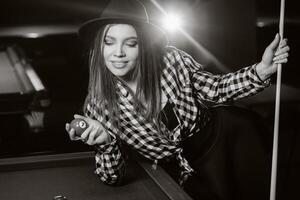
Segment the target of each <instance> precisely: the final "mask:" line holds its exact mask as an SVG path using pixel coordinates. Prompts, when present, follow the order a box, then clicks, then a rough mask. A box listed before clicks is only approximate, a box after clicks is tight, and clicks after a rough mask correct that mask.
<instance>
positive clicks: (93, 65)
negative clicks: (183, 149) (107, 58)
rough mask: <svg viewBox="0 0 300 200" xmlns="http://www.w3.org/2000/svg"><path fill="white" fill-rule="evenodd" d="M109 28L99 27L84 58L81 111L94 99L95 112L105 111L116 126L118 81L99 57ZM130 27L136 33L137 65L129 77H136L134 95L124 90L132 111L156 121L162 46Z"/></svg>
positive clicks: (140, 30)
mask: <svg viewBox="0 0 300 200" xmlns="http://www.w3.org/2000/svg"><path fill="white" fill-rule="evenodd" d="M113 25H114V24H108V25H106V26H103V27H101V28H100V29H99V31H98V32H97V34H96V36H95V38H94V42H93V44H92V45H91V48H90V51H89V57H88V59H89V62H88V65H89V87H88V95H87V98H86V101H85V106H84V109H86V106H87V103H88V102H90V100H91V99H96V100H97V102H99V103H98V105H97V107H98V108H97V110H98V112H102V111H103V110H104V109H108V111H109V118H110V120H112V122H113V124H114V125H115V126H118V122H119V118H118V116H119V112H120V110H119V106H118V99H119V97H118V93H117V92H116V81H117V80H118V78H117V77H115V76H114V75H113V74H112V73H111V72H110V70H109V69H108V68H107V67H106V65H105V62H104V56H103V48H104V39H105V36H106V33H107V31H108V30H109V28H110V27H111V26H113ZM133 27H134V28H135V30H136V32H137V36H138V45H139V56H138V62H137V63H138V64H137V66H136V67H135V69H134V71H133V78H137V91H136V94H133V92H132V91H131V89H129V87H127V89H128V90H129V92H131V93H132V94H133V97H134V101H135V102H134V103H135V104H134V106H135V108H136V110H137V111H139V112H140V113H141V114H142V115H144V116H145V117H146V119H147V120H152V121H154V122H157V120H158V116H159V112H160V110H161V71H162V57H163V56H162V46H161V44H160V43H159V42H157V41H155V40H153V39H150V38H149V37H153V36H149V35H148V34H147V33H146V32H145V31H144V30H143V29H142V28H141V27H138V26H133ZM99 114H101V113H99ZM158 126H159V125H158Z"/></svg>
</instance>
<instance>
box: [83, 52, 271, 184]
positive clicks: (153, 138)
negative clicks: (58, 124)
mask: <svg viewBox="0 0 300 200" xmlns="http://www.w3.org/2000/svg"><path fill="white" fill-rule="evenodd" d="M163 65H164V66H163V67H164V68H163V71H162V78H161V88H162V92H163V93H164V94H165V95H166V97H167V99H168V101H169V102H170V103H172V104H173V105H174V112H175V113H176V116H177V118H178V121H179V125H178V126H177V127H176V128H175V129H174V130H168V129H167V128H166V126H165V125H164V124H163V123H162V122H160V123H161V126H162V130H163V131H161V132H159V131H158V130H157V128H156V127H157V126H156V125H155V123H154V122H152V121H147V120H146V119H145V118H144V116H143V115H142V114H140V113H139V112H137V111H136V110H135V108H134V106H133V105H134V99H133V96H132V95H131V93H130V92H129V91H128V90H127V89H126V87H125V86H124V85H123V83H122V82H120V81H119V82H117V85H116V91H117V94H118V96H119V99H118V105H119V109H120V115H119V119H120V127H119V128H115V127H114V126H113V125H112V121H111V119H109V118H108V114H109V110H107V109H105V106H104V107H103V106H101V105H99V101H98V100H97V99H91V100H90V101H89V103H88V104H87V112H86V113H85V115H86V116H87V117H90V118H92V119H96V120H98V121H99V122H101V124H102V125H103V127H105V129H106V130H107V132H108V133H109V134H110V135H111V136H112V137H113V141H112V142H111V143H109V144H103V145H96V146H95V147H96V154H95V159H96V170H95V173H96V174H98V175H99V177H100V179H101V180H102V181H103V182H104V183H107V184H117V183H120V181H121V180H122V177H123V176H124V172H125V159H124V156H125V155H124V152H123V151H122V149H121V146H122V145H121V144H123V143H125V144H127V145H128V146H129V147H131V148H133V149H135V150H136V151H137V152H139V153H140V154H142V155H143V156H144V157H146V158H148V159H151V160H153V161H154V162H155V163H157V162H158V161H160V160H163V159H168V158H171V157H173V156H174V155H175V157H176V158H177V160H178V163H179V166H180V167H181V169H182V172H181V175H182V177H184V176H185V175H186V174H190V173H191V172H192V171H193V169H192V168H191V167H190V165H189V163H188V161H187V160H186V159H185V158H184V157H183V156H182V151H183V150H182V149H181V147H179V143H180V142H181V141H182V140H183V139H184V138H186V137H188V136H190V135H192V134H194V133H196V132H197V133H198V132H199V129H200V128H201V127H203V126H197V124H199V123H200V124H203V125H204V124H205V122H206V121H207V119H206V118H207V117H206V115H205V113H206V112H205V110H206V109H207V107H206V106H205V105H207V103H209V104H219V103H226V102H228V101H232V100H236V99H240V98H242V97H246V96H250V95H253V94H256V93H257V92H259V91H261V90H262V89H263V88H265V87H266V86H267V85H268V83H266V82H262V81H261V80H260V79H259V77H258V75H257V73H256V68H255V65H252V66H249V67H246V68H242V69H240V70H238V71H237V72H234V73H229V74H225V75H213V74H211V73H209V72H206V71H204V70H203V69H202V66H201V65H200V64H199V63H197V62H196V61H195V60H194V59H193V58H192V57H191V56H190V55H188V54H187V53H185V52H184V51H181V50H179V49H176V48H175V47H170V46H169V47H167V48H166V50H165V54H164V57H163ZM199 116H200V117H199ZM196 127H197V128H196ZM199 127H200V128H199ZM196 129H197V130H196ZM200 132H201V131H200Z"/></svg>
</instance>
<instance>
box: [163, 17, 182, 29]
mask: <svg viewBox="0 0 300 200" xmlns="http://www.w3.org/2000/svg"><path fill="white" fill-rule="evenodd" d="M163 27H164V28H165V29H166V30H168V31H171V32H173V31H176V30H178V29H180V27H181V19H180V17H179V16H178V15H175V14H168V15H167V16H166V17H165V19H164V20H163Z"/></svg>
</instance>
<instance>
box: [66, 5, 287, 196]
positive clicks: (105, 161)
mask: <svg viewBox="0 0 300 200" xmlns="http://www.w3.org/2000/svg"><path fill="white" fill-rule="evenodd" d="M79 34H80V36H81V37H82V38H83V39H85V40H86V41H85V42H89V44H90V51H89V68H90V79H89V88H88V95H87V97H86V102H85V106H84V113H85V116H80V115H75V118H83V119H85V120H86V121H87V122H88V124H89V127H88V128H87V129H86V130H85V131H84V132H83V134H82V135H81V139H82V140H83V141H84V142H85V143H86V144H88V145H93V146H95V149H96V156H95V158H96V173H97V174H98V175H99V177H100V179H101V180H102V181H103V182H105V183H107V184H111V185H114V184H119V183H121V181H122V178H123V176H124V172H125V159H124V154H125V153H126V152H124V151H121V148H122V146H124V145H126V146H129V147H130V148H132V149H134V150H136V151H137V152H139V153H140V154H142V155H143V156H144V157H146V158H148V159H150V160H153V161H154V162H155V163H156V164H161V165H162V166H163V167H165V169H166V170H167V171H168V172H169V173H170V175H172V176H173V177H174V178H175V179H176V180H178V182H179V183H180V184H181V185H182V186H183V187H184V188H185V190H186V191H187V192H188V193H189V194H190V195H191V196H192V197H193V198H195V199H201V198H202V199H235V198H236V199H247V198H248V199H254V198H255V199H259V197H253V196H251V195H252V194H253V193H254V194H256V193H261V192H262V193H261V196H263V195H264V194H265V195H267V193H268V188H267V186H268V179H267V178H268V177H269V172H268V167H269V165H268V162H269V161H268V160H267V157H266V151H265V147H264V145H263V142H262V141H263V140H262V138H261V137H262V135H263V133H264V132H265V130H264V129H263V126H262V125H261V121H259V120H258V117H257V116H256V115H255V114H253V113H252V112H249V111H247V110H242V109H238V108H235V107H229V106H225V107H224V106H221V107H220V106H219V107H218V106H217V107H216V106H215V105H219V104H224V103H227V102H231V101H233V100H237V99H240V98H243V97H246V96H250V95H253V94H256V93H258V92H259V91H262V90H263V89H264V88H265V87H267V86H268V85H269V77H270V76H271V75H272V74H273V73H274V72H276V69H277V64H278V63H286V62H287V58H288V51H289V47H288V46H287V43H286V40H285V39H284V40H282V42H280V37H279V35H278V34H277V35H276V37H275V39H274V40H273V42H272V43H271V44H270V45H269V46H268V47H267V48H266V50H265V52H264V55H263V56H262V60H261V61H260V62H259V63H257V64H254V65H251V66H249V67H246V68H242V69H241V70H239V71H237V72H234V73H229V74H225V75H213V74H211V73H208V72H206V71H203V70H202V67H201V65H200V64H199V63H197V62H196V61H195V60H194V59H193V58H192V57H191V56H190V55H188V54H187V53H185V52H184V51H181V50H179V49H177V48H175V47H171V46H167V39H166V36H165V35H164V33H163V32H162V31H161V30H160V29H159V28H158V27H156V26H155V25H153V24H151V23H149V20H148V17H147V13H146V10H145V8H144V6H143V5H142V4H141V2H139V1H137V0H112V1H111V3H110V4H109V5H108V6H107V7H106V9H105V10H104V11H103V12H102V15H101V17H100V18H97V19H94V20H91V21H88V22H86V23H85V24H83V26H82V27H81V29H80V32H79ZM91 38H92V39H91ZM66 130H67V131H68V133H69V136H70V138H71V140H76V139H78V138H77V136H75V134H74V130H73V129H72V128H70V126H69V124H68V123H67V124H66ZM261 133H262V134H261ZM249 164H250V165H252V166H253V167H252V168H251V171H250V172H246V171H245V170H249ZM257 177H258V179H257ZM261 177H263V178H261ZM261 190H262V191H261Z"/></svg>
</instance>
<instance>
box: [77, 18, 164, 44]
mask: <svg viewBox="0 0 300 200" xmlns="http://www.w3.org/2000/svg"><path fill="white" fill-rule="evenodd" d="M107 24H130V25H133V26H135V27H140V28H141V30H143V32H144V34H146V35H147V36H148V37H151V40H152V41H153V42H157V43H159V44H161V45H163V46H166V45H168V42H169V41H168V37H167V35H166V34H165V32H164V31H163V30H162V29H161V28H160V27H158V26H157V25H155V24H152V23H150V22H148V23H145V22H139V21H132V20H130V21H129V20H125V19H122V18H119V19H116V18H114V19H112V18H95V19H92V20H89V21H87V22H85V23H83V24H82V25H81V26H80V27H79V30H78V35H79V38H80V39H81V40H82V41H83V42H85V43H86V42H91V40H92V39H93V38H94V37H95V36H96V34H97V32H98V30H99V29H100V28H101V27H103V26H105V25H107Z"/></svg>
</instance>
